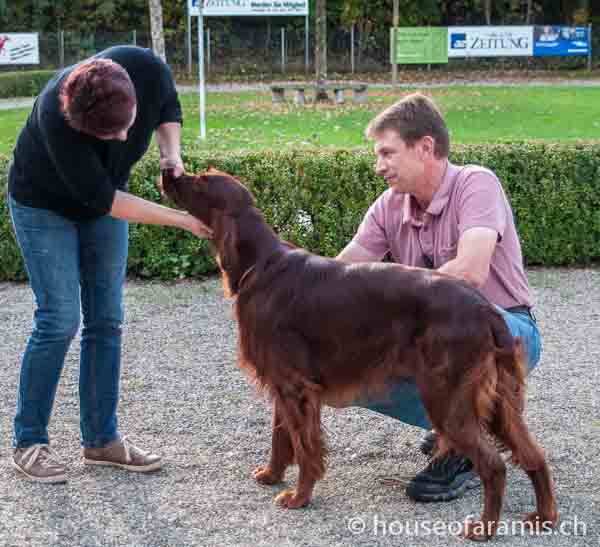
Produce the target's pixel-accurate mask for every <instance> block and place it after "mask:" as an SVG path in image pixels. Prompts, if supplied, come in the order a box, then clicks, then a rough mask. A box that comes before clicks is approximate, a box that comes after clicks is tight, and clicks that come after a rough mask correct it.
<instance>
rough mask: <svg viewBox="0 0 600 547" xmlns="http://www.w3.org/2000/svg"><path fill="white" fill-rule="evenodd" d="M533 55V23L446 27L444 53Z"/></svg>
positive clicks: (475, 55)
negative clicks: (526, 24)
mask: <svg viewBox="0 0 600 547" xmlns="http://www.w3.org/2000/svg"><path fill="white" fill-rule="evenodd" d="M532 55H533V27H529V26H527V27H525V26H519V27H516V26H515V27H491V26H490V27H448V57H501V56H507V57H516V56H529V57H530V56H532Z"/></svg>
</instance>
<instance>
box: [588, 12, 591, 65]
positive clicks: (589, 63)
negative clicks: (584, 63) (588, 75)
mask: <svg viewBox="0 0 600 547" xmlns="http://www.w3.org/2000/svg"><path fill="white" fill-rule="evenodd" d="M588 42H589V44H590V47H589V50H588V70H589V71H590V72H591V70H592V23H590V24H589V25H588Z"/></svg>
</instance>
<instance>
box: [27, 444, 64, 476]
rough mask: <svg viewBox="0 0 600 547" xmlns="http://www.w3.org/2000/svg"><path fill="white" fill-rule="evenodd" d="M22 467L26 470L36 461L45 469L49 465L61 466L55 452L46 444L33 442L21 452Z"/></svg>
mask: <svg viewBox="0 0 600 547" xmlns="http://www.w3.org/2000/svg"><path fill="white" fill-rule="evenodd" d="M22 461H23V462H26V463H23V467H24V468H25V469H27V470H29V469H31V466H32V465H33V464H34V463H35V462H36V461H37V462H38V463H39V464H40V466H41V467H44V468H46V469H48V468H50V467H62V464H61V463H60V461H59V460H58V457H57V456H56V454H55V453H54V452H53V451H52V450H51V449H50V447H49V446H48V445H47V444H34V445H31V446H30V447H28V448H27V449H26V450H25V452H23V458H22Z"/></svg>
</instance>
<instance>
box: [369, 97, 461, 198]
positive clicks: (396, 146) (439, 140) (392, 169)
mask: <svg viewBox="0 0 600 547" xmlns="http://www.w3.org/2000/svg"><path fill="white" fill-rule="evenodd" d="M366 134H367V137H368V138H370V139H373V140H374V141H375V153H376V155H377V165H376V171H377V174H379V175H381V176H383V177H384V178H385V179H386V181H387V182H388V184H389V185H390V186H391V187H393V188H396V189H397V190H398V191H401V192H408V193H415V190H416V191H417V192H418V186H419V185H421V184H422V182H423V180H424V179H425V178H426V177H427V176H428V173H429V172H431V171H432V169H433V167H434V166H435V165H436V164H439V163H440V162H444V161H445V160H446V159H447V158H448V153H449V148H450V138H449V136H448V129H447V127H446V123H445V122H444V118H443V117H442V115H441V113H440V111H439V110H438V108H437V106H436V105H435V104H434V103H433V101H432V100H431V99H429V98H427V97H425V96H424V95H421V94H419V93H415V94H412V95H408V96H406V97H405V98H403V99H402V100H400V101H398V102H397V103H395V104H393V105H392V106H390V107H389V108H387V109H386V110H384V111H383V112H381V114H379V115H378V116H377V117H375V118H374V119H373V120H372V121H371V123H370V124H369V125H368V127H367V130H366Z"/></svg>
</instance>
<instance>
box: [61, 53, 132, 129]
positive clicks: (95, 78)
mask: <svg viewBox="0 0 600 547" xmlns="http://www.w3.org/2000/svg"><path fill="white" fill-rule="evenodd" d="M60 106H61V110H62V112H63V114H64V115H65V117H66V119H67V121H68V123H69V125H70V126H71V127H73V129H76V130H77V131H81V132H83V133H87V134H88V135H92V136H94V137H97V138H99V139H103V140H110V139H118V140H125V139H126V138H127V131H128V130H129V128H130V127H131V126H132V125H133V122H134V120H135V116H136V95H135V88H134V87H133V83H132V82H131V79H130V78H129V75H128V74H127V72H126V71H125V69H124V68H123V67H122V66H120V65H119V64H117V63H115V62H114V61H111V60H110V59H93V60H91V61H86V62H84V63H81V64H80V65H78V66H76V67H75V68H74V69H73V71H72V72H71V74H69V76H68V77H67V79H66V80H65V81H64V83H63V85H62V88H61V92H60Z"/></svg>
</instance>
